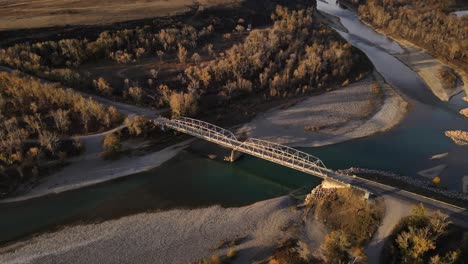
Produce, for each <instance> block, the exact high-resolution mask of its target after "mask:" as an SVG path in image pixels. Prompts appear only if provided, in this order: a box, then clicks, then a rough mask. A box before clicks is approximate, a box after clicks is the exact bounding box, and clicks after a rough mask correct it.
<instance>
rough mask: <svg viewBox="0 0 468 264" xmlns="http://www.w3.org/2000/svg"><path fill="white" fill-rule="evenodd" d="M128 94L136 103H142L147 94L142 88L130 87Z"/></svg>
mask: <svg viewBox="0 0 468 264" xmlns="http://www.w3.org/2000/svg"><path fill="white" fill-rule="evenodd" d="M128 94H129V95H130V96H131V97H132V98H133V100H134V101H135V102H137V103H141V102H142V99H143V96H144V94H145V92H144V90H143V88H141V87H130V88H128Z"/></svg>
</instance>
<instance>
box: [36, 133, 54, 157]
mask: <svg viewBox="0 0 468 264" xmlns="http://www.w3.org/2000/svg"><path fill="white" fill-rule="evenodd" d="M39 144H41V146H42V147H45V148H46V149H47V150H49V151H50V152H51V153H52V154H55V151H56V150H57V147H58V145H59V137H58V136H57V134H55V133H53V132H50V131H48V130H42V131H41V132H40V133H39Z"/></svg>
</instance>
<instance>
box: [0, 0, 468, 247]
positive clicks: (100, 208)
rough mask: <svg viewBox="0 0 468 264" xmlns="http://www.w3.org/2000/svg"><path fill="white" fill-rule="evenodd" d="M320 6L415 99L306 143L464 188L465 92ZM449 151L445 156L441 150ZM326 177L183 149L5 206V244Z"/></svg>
mask: <svg viewBox="0 0 468 264" xmlns="http://www.w3.org/2000/svg"><path fill="white" fill-rule="evenodd" d="M318 9H319V10H321V11H323V12H326V13H329V14H331V15H335V16H337V17H340V19H341V21H342V23H343V25H344V26H345V27H346V28H347V29H348V31H349V32H348V33H345V32H339V33H340V34H341V35H342V36H343V37H344V38H346V39H347V40H349V41H350V42H351V43H352V44H353V45H354V46H356V47H358V48H359V49H361V50H363V51H364V52H365V53H366V54H367V56H368V57H369V58H370V59H371V60H372V62H373V63H374V65H375V67H376V69H377V70H378V71H379V72H380V73H381V74H382V76H383V77H384V78H385V79H386V81H387V82H389V83H390V84H392V85H393V86H394V87H396V88H397V89H398V91H399V92H400V93H401V94H402V95H403V96H404V97H405V98H406V99H407V100H408V101H409V102H410V104H411V107H410V110H409V114H408V116H407V117H406V118H405V120H404V121H403V122H402V123H401V124H400V125H398V126H397V127H396V128H394V129H392V130H390V131H387V132H385V133H379V134H376V135H374V136H371V137H367V138H363V139H357V140H353V141H349V142H345V143H340V144H336V145H332V146H326V147H319V148H306V149H303V150H304V151H307V152H309V153H312V154H314V155H316V156H318V157H320V158H321V159H322V160H323V161H324V163H325V164H326V165H327V166H328V167H330V168H333V169H342V168H348V167H351V166H354V167H366V168H373V169H380V170H389V171H393V172H397V173H400V174H404V175H409V176H413V175H416V173H417V172H418V171H420V170H423V169H427V168H431V167H434V166H436V165H439V164H441V163H442V164H446V165H448V168H447V169H446V170H445V171H444V173H443V174H442V175H441V178H442V184H443V185H445V186H447V187H448V188H451V189H455V190H461V188H462V187H461V184H462V177H463V176H465V175H468V168H467V167H468V165H467V164H468V161H467V158H466V157H468V148H463V147H460V146H457V145H455V144H453V143H452V142H451V140H450V139H448V138H447V137H445V136H444V132H445V131H446V130H453V129H465V130H468V122H466V121H465V120H464V119H463V118H462V117H461V116H460V115H459V114H458V111H459V109H460V108H461V103H460V102H461V95H460V96H457V97H455V98H454V99H452V101H451V102H449V103H442V102H440V101H438V100H437V99H436V97H435V96H433V95H432V93H431V92H430V91H429V89H428V88H427V87H426V85H425V84H424V82H423V81H422V80H421V79H420V78H419V76H418V75H417V74H416V73H415V72H413V71H412V70H411V69H409V68H408V67H407V66H405V65H404V64H403V63H401V62H400V61H399V60H397V59H396V58H395V57H394V56H392V55H393V54H396V53H400V52H402V49H401V48H400V46H399V45H398V44H397V43H395V42H394V41H392V40H390V39H388V38H387V37H385V36H383V35H381V34H378V33H376V32H374V31H373V30H372V29H370V28H369V27H367V26H366V25H364V24H362V23H361V22H360V21H359V20H358V19H357V18H356V15H355V14H354V13H352V12H350V11H348V10H345V9H342V8H340V7H339V6H337V5H335V4H328V3H324V2H321V1H318ZM446 152H448V153H449V155H448V156H447V157H446V158H444V159H443V160H440V161H434V160H430V157H431V156H433V155H435V154H440V153H446ZM319 183H320V179H318V178H315V177H313V176H310V175H306V174H304V173H300V172H296V171H293V170H291V169H288V168H285V167H282V166H279V165H275V164H272V163H270V162H267V161H263V160H259V159H257V158H254V157H250V156H244V157H243V158H241V159H240V160H239V161H237V162H236V163H233V164H231V163H226V162H220V161H216V160H210V159H207V158H204V157H201V156H199V155H196V154H192V153H189V152H186V151H184V152H182V153H181V154H179V155H178V156H176V157H175V158H173V159H172V160H170V161H168V162H166V163H165V164H163V165H162V166H160V167H159V168H156V169H153V170H151V171H148V172H144V173H140V174H137V175H131V176H129V177H125V178H121V179H119V180H115V181H111V182H107V183H103V184H99V185H96V186H92V187H88V188H82V189H79V190H75V191H69V192H65V193H61V194H56V195H49V196H46V197H43V198H38V199H32V200H28V201H23V202H17V203H11V204H1V205H0V212H1V217H0V243H2V242H3V243H4V242H7V241H12V240H15V239H18V238H20V237H24V236H27V235H30V234H33V233H36V232H41V231H48V230H51V229H53V228H57V227H60V226H63V225H68V224H72V223H80V222H93V221H104V220H106V219H112V218H117V217H121V216H124V215H129V214H133V213H137V212H143V211H148V210H164V209H169V208H176V207H202V206H208V205H213V204H220V205H222V206H241V205H246V204H250V203H253V202H256V201H260V200H265V199H269V198H273V197H277V196H281V195H285V194H288V193H291V192H292V191H294V190H298V189H299V193H305V192H307V191H308V190H310V189H311V188H313V187H314V186H316V185H317V184H319Z"/></svg>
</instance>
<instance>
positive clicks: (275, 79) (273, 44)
mask: <svg viewBox="0 0 468 264" xmlns="http://www.w3.org/2000/svg"><path fill="white" fill-rule="evenodd" d="M313 16H314V15H313V9H312V8H309V9H300V10H289V9H288V8H285V7H281V6H277V8H276V10H275V11H274V13H273V14H272V15H271V19H272V21H273V25H272V26H271V27H268V28H265V29H257V30H253V31H251V32H250V34H249V36H248V37H247V38H245V40H244V41H243V42H242V43H239V44H235V45H233V46H232V47H231V48H230V49H228V50H226V51H225V52H223V53H221V54H220V55H219V56H217V58H216V59H215V60H213V61H211V62H210V63H209V65H207V66H200V65H195V66H191V67H188V68H187V69H186V70H185V75H184V78H183V83H185V84H186V87H187V89H186V90H185V91H183V94H189V95H190V96H189V97H190V98H199V97H201V96H203V95H207V94H215V95H217V96H218V98H220V99H221V100H220V103H221V102H224V101H229V100H231V99H236V98H239V97H242V96H247V95H249V94H251V93H258V92H263V93H264V94H265V95H266V96H268V97H287V96H290V95H294V94H299V93H307V92H312V91H317V90H319V89H321V88H323V87H325V86H327V85H329V84H332V83H342V82H345V81H346V80H348V78H353V77H354V79H352V80H355V79H359V78H362V77H363V74H361V75H360V74H359V73H363V72H364V71H368V70H369V69H370V67H371V66H370V63H369V62H368V60H367V58H366V57H365V56H363V55H362V53H360V52H358V51H357V50H356V49H354V48H353V47H352V46H351V44H350V43H348V42H346V41H344V40H343V39H342V38H341V37H339V35H337V34H336V33H335V32H333V30H331V29H330V28H328V27H326V26H323V25H321V24H319V23H317V22H316V21H315V20H314V17H313ZM356 75H360V76H356ZM350 76H351V77H350ZM348 82H349V80H348ZM186 97H187V96H185V95H179V96H178V98H180V100H182V99H183V98H184V100H185V101H187V100H186V99H185V98H186ZM171 105H172V104H171ZM175 105H179V106H180V104H175ZM176 112H178V111H176Z"/></svg>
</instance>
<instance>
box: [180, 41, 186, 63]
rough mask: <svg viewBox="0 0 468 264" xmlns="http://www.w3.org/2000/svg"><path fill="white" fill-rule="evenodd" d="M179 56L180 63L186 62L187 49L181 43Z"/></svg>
mask: <svg viewBox="0 0 468 264" xmlns="http://www.w3.org/2000/svg"><path fill="white" fill-rule="evenodd" d="M177 47H178V49H177V58H178V59H179V62H180V63H185V60H186V59H187V53H188V52H187V49H186V48H185V47H184V46H182V45H181V44H180V43H179V44H178V45H177Z"/></svg>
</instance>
